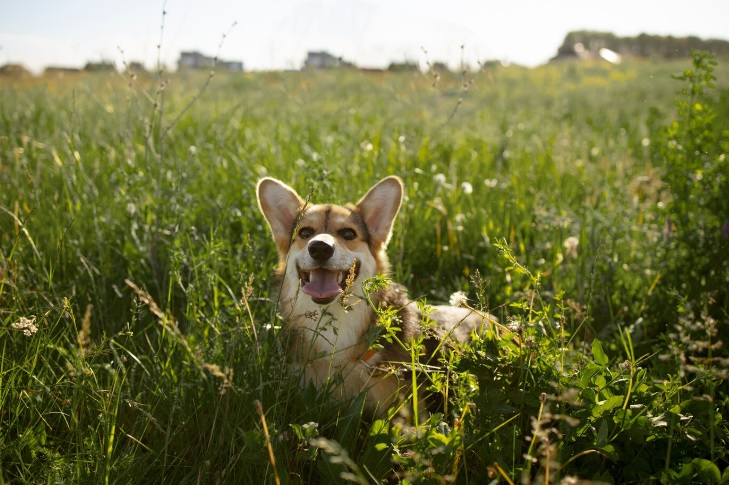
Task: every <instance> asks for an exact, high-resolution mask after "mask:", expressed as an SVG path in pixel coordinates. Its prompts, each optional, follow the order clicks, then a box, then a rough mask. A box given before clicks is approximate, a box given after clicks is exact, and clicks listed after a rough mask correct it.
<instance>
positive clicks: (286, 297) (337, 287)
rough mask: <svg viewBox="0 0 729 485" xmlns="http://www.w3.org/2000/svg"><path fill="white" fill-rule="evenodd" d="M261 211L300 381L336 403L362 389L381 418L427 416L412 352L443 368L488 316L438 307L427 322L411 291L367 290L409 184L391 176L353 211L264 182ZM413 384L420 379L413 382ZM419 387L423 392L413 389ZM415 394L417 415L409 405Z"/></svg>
mask: <svg viewBox="0 0 729 485" xmlns="http://www.w3.org/2000/svg"><path fill="white" fill-rule="evenodd" d="M257 196H258V205H259V208H260V210H261V212H262V213H263V216H264V217H265V219H266V221H267V222H268V225H269V227H270V229H271V234H272V235H273V240H274V242H275V244H276V247H277V248H278V253H279V265H278V268H277V270H276V276H277V281H278V282H279V287H280V293H279V312H280V313H281V315H282V317H283V319H284V321H285V323H286V327H287V328H288V330H289V331H290V332H291V335H290V339H289V349H288V355H289V357H290V361H291V362H290V363H291V366H292V369H293V371H294V372H296V373H298V375H300V376H301V384H302V385H303V386H307V385H310V384H313V385H314V387H315V388H316V390H317V391H318V392H328V393H329V396H330V397H331V398H333V399H334V400H336V401H338V402H347V401H349V400H352V399H354V398H356V397H357V396H359V395H360V394H361V393H363V392H366V397H365V400H364V410H365V411H366V412H368V413H369V414H370V415H371V416H375V417H381V416H384V415H385V413H386V411H387V410H388V409H390V408H394V409H397V415H398V416H399V417H400V418H402V419H405V420H408V421H412V420H413V418H414V413H417V414H418V417H420V421H421V422H422V421H423V419H427V415H428V414H427V407H426V406H424V405H423V400H424V399H425V393H424V391H423V388H424V387H426V386H421V387H420V388H419V390H418V392H417V394H415V393H414V391H413V388H414V386H413V383H414V381H413V375H414V374H415V373H414V372H413V371H412V367H413V366H412V360H413V359H412V356H411V352H410V350H409V347H408V345H409V344H410V343H411V342H413V341H415V340H420V341H422V343H423V344H424V347H425V352H424V353H421V355H419V356H418V362H419V364H420V365H423V366H429V365H433V364H435V363H437V361H438V359H437V357H438V354H439V352H442V351H445V349H446V348H449V347H452V346H453V345H454V344H457V343H467V342H468V341H469V340H470V339H471V335H472V332H480V331H481V330H482V329H483V328H484V323H485V322H486V321H487V320H488V319H489V318H490V317H489V316H488V315H483V314H480V313H477V312H474V311H473V310H471V309H469V308H463V307H455V306H445V305H444V306H434V307H431V308H430V311H429V312H428V313H427V315H423V314H422V312H421V311H420V310H419V308H418V306H417V305H416V304H415V303H414V302H411V301H410V300H409V298H408V293H407V291H406V289H405V288H404V287H403V286H401V285H399V284H396V283H392V282H389V280H385V282H384V283H383V284H381V285H374V286H373V287H372V288H369V290H370V291H369V294H368V293H367V290H368V286H367V285H368V282H369V281H372V280H371V278H374V277H375V276H377V275H388V274H389V272H390V264H389V262H388V259H387V254H386V248H387V243H388V241H389V240H390V237H391V235H392V226H393V222H394V221H395V218H396V217H397V214H398V212H399V211H400V206H401V205H402V200H403V183H402V181H401V179H400V178H398V177H396V176H389V177H386V178H384V179H382V180H381V181H380V182H378V183H377V184H376V185H374V186H373V187H372V188H371V189H370V190H369V191H368V192H367V193H366V194H365V195H364V196H363V197H362V198H361V199H360V200H359V202H357V203H356V204H354V205H352V204H348V205H344V206H342V205H335V204H310V203H309V202H307V201H305V200H304V199H302V198H301V197H300V196H299V195H298V194H297V193H296V191H295V190H294V189H292V188H291V187H289V186H288V185H286V184H285V183H283V182H281V181H279V180H276V179H273V178H263V179H261V180H260V181H259V182H258V185H257ZM376 309H380V310H385V311H388V310H389V311H392V312H395V314H396V316H397V318H396V325H394V326H393V327H395V330H394V337H396V338H390V339H383V338H380V339H379V340H378V341H377V342H376V345H374V346H373V336H376V335H377V334H378V331H381V330H382V325H381V323H382V322H379V321H378V312H377V311H376ZM415 382H417V381H415ZM415 387H417V386H415ZM414 395H417V396H418V397H419V398H420V399H419V400H418V401H419V406H418V409H414V408H413V407H412V406H411V405H409V404H408V402H416V400H415V399H408V398H409V397H413V396H414Z"/></svg>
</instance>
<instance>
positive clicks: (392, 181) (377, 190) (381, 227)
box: [357, 175, 403, 246]
mask: <svg viewBox="0 0 729 485" xmlns="http://www.w3.org/2000/svg"><path fill="white" fill-rule="evenodd" d="M402 192H403V186H402V180H400V178H399V177H395V176H394V175H393V176H390V177H387V178H384V179H382V180H381V181H380V182H378V183H377V185H375V186H374V187H372V188H371V189H370V190H369V191H368V192H367V194H365V196H364V197H362V199H361V200H360V201H359V202H357V209H358V210H359V213H360V214H361V215H362V218H363V219H364V222H365V224H366V225H367V229H368V230H369V232H370V237H371V238H372V241H373V242H374V243H376V245H378V246H379V245H382V246H384V245H386V244H387V241H389V240H390V233H391V231H392V223H393V221H394V220H395V217H396V216H397V213H398V212H399V211H400V205H401V204H402Z"/></svg>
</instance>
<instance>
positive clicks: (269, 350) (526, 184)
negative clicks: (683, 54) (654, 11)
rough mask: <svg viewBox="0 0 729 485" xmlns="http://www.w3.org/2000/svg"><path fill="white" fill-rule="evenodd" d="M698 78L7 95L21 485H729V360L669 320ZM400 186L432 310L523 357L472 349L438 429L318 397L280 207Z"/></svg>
mask: <svg viewBox="0 0 729 485" xmlns="http://www.w3.org/2000/svg"><path fill="white" fill-rule="evenodd" d="M685 64H686V63H672V64H668V63H665V64H650V63H625V64H623V65H621V66H608V65H605V64H569V63H568V64H561V65H550V66H544V67H540V68H537V69H531V70H527V69H522V68H518V67H509V68H499V69H496V70H492V71H489V72H481V73H472V74H469V75H468V77H467V80H468V81H470V80H473V81H474V82H473V84H471V85H470V86H469V89H468V90H467V91H465V90H464V89H463V85H462V82H463V80H462V79H461V77H460V76H457V75H448V74H445V73H444V74H443V75H442V77H441V80H440V81H439V83H438V84H437V85H436V87H435V88H433V87H432V86H431V84H432V80H431V79H430V78H429V77H428V76H423V75H413V74H407V73H400V74H388V73H381V74H360V73H357V72H353V71H347V70H339V71H330V72H313V71H307V72H291V73H254V74H242V75H217V76H216V77H215V78H214V79H213V81H212V83H211V84H210V85H209V86H208V88H207V89H206V90H205V92H204V93H203V94H202V95H201V96H200V97H199V98H198V99H197V100H196V101H195V102H194V103H193V105H192V106H191V107H190V109H189V110H187V111H185V109H186V107H187V105H188V104H189V102H190V101H191V100H193V99H194V98H195V96H197V95H198V94H199V92H200V87H201V86H202V85H203V84H204V83H205V80H206V78H207V74H200V75H198V74H195V73H179V74H175V75H172V76H170V78H169V80H167V79H161V81H162V82H163V83H164V97H162V95H161V92H162V91H160V79H157V78H156V77H153V76H150V77H147V76H145V75H140V76H139V77H138V78H136V79H131V78H128V77H126V76H118V75H117V76H108V75H103V74H98V75H82V76H79V77H75V78H71V79H52V78H39V79H34V80H31V81H25V82H24V83H20V84H19V83H14V82H12V81H8V80H0V106H2V108H1V109H0V186H1V187H2V188H3V189H2V190H0V321H1V322H2V326H0V352H1V355H2V361H1V363H0V463H1V464H2V466H1V469H0V482H10V483H16V482H81V483H87V482H93V483H98V482H104V483H112V482H113V483H161V482H169V483H193V482H194V483H199V482H202V481H213V482H220V483H262V482H274V480H275V477H278V478H279V479H280V480H281V481H282V482H284V483H319V482H322V481H324V482H326V481H341V480H344V478H343V477H349V479H350V480H353V481H358V482H361V483H377V482H378V481H379V480H382V479H384V478H388V477H389V478H390V479H391V480H397V479H399V480H402V481H409V482H411V483H413V482H418V483H420V482H430V481H432V482H438V483H441V482H444V481H446V482H447V481H449V480H454V481H457V482H458V483H484V482H486V481H489V480H491V479H495V480H500V481H501V482H503V483H509V482H512V483H516V482H518V481H520V480H522V479H524V480H526V481H535V482H542V483H546V482H549V481H555V480H556V479H561V478H564V477H566V476H573V475H578V476H580V477H582V478H588V479H595V480H600V479H602V480H607V481H616V482H645V481H647V480H661V481H664V482H671V481H673V482H676V483H679V482H682V481H683V482H684V483H688V482H689V481H691V480H700V481H701V480H703V481H706V482H714V483H718V482H719V481H720V480H721V477H722V476H723V477H727V476H729V475H728V473H729V472H728V473H724V472H725V471H726V469H727V458H726V455H725V451H724V450H725V449H726V445H727V442H726V441H727V421H726V419H725V415H726V414H727V406H726V402H727V389H726V385H725V384H724V383H723V382H722V381H720V380H718V379H719V378H720V376H721V375H723V374H721V372H725V370H723V371H722V370H721V366H719V370H717V364H716V363H715V362H714V361H710V362H706V361H702V360H700V359H699V357H703V356H705V352H703V351H702V350H701V349H699V348H698V347H697V346H696V342H699V343H701V342H706V341H707V339H708V340H709V341H711V342H712V343H713V344H715V343H716V340H717V337H716V336H715V335H712V334H710V333H711V332H709V333H707V332H706V331H704V333H703V334H702V333H701V329H702V328H704V327H706V325H704V326H703V327H702V326H701V325H699V329H698V330H697V329H696V328H694V327H693V326H692V325H694V324H695V323H696V322H695V321H694V320H693V319H692V317H690V316H689V315H692V314H689V313H687V312H683V313H680V315H683V316H682V317H681V318H682V319H683V320H682V322H684V323H683V324H682V325H680V326H679V333H680V334H681V335H682V336H681V337H680V338H679V337H676V338H675V339H674V340H673V341H672V342H671V345H670V346H668V345H666V340H665V338H668V335H669V331H673V330H672V329H673V327H672V324H673V323H679V322H665V321H664V322H662V324H663V325H664V327H663V328H664V329H665V330H663V331H658V332H656V331H648V330H647V329H646V327H647V326H648V325H651V329H654V328H659V329H660V328H661V327H660V326H656V325H658V324H657V323H655V322H650V323H644V322H649V321H650V320H651V318H652V315H651V314H647V313H646V309H647V308H650V305H651V304H653V303H652V301H651V300H650V299H651V298H652V296H653V295H655V294H657V293H656V292H657V291H658V289H660V294H662V295H671V294H674V293H672V291H674V290H677V291H676V293H675V294H676V298H673V297H670V296H666V297H665V298H666V299H665V300H664V304H665V305H672V306H673V307H674V308H677V309H678V307H679V305H680V304H682V303H681V301H682V300H680V289H676V288H670V287H667V288H663V287H660V286H659V285H661V284H662V281H663V280H662V278H663V276H664V275H665V273H666V271H667V270H666V267H665V266H662V265H661V262H660V261H659V260H657V259H656V258H655V257H654V255H655V254H657V251H658V249H657V248H660V247H661V241H662V240H663V239H664V238H665V237H666V234H665V216H664V213H662V212H661V210H659V209H660V207H664V205H665V204H669V203H670V202H671V195H670V192H669V190H668V189H667V187H666V184H665V183H664V182H663V181H662V179H661V174H662V173H663V172H662V170H663V168H662V166H661V165H660V163H658V162H657V160H656V153H659V150H658V149H657V147H656V144H657V143H660V142H661V140H660V139H659V137H658V135H657V133H658V130H660V129H661V128H660V127H662V126H668V125H669V124H670V122H671V120H673V119H674V117H675V116H676V115H675V113H676V110H675V107H674V105H673V103H674V100H675V99H676V97H677V96H676V92H677V91H678V90H679V89H680V88H681V85H680V84H679V82H678V81H676V80H673V79H671V74H672V73H676V72H682V71H683V70H684V69H685V67H686V66H685ZM715 75H716V78H717V80H716V83H717V89H716V93H717V94H716V96H713V95H711V94H710V95H709V97H710V99H713V100H715V103H716V105H717V107H726V98H727V96H726V92H727V91H726V89H727V87H726V86H727V84H726V68H725V67H723V66H721V65H720V66H718V67H717V70H716V71H715ZM712 96H713V97H712ZM459 98H461V101H459ZM722 100H723V101H722ZM162 101H163V104H162V103H161V102H162ZM722 103H723V104H722ZM162 106H163V108H162ZM651 108H653V109H652V110H651ZM722 109H723V108H718V110H717V117H716V118H715V121H716V123H719V124H722V125H721V126H725V127H726V126H727V118H726V110H723V111H722ZM181 113H182V115H181V116H179V115H180V114H181ZM454 113H455V114H454ZM723 149H724V150H725V148H723ZM388 174H397V175H400V176H401V177H403V179H404V181H405V183H406V187H407V188H406V200H405V203H404V205H403V209H402V211H401V213H400V216H399V218H398V220H397V222H396V225H395V233H394V236H393V239H392V241H391V243H390V247H389V254H390V258H391V260H392V262H393V269H394V277H395V279H397V280H398V281H400V282H402V283H404V284H406V285H407V286H408V287H409V288H410V289H411V292H412V296H413V297H414V298H416V299H425V300H427V303H429V304H434V303H438V302H443V301H447V300H448V297H449V295H450V294H451V293H452V292H454V291H456V290H462V291H465V292H466V293H467V294H468V295H469V297H470V299H471V302H472V304H473V305H478V306H480V307H482V308H485V309H487V310H489V311H491V312H493V313H494V314H496V315H498V316H499V317H500V319H501V320H502V322H504V323H505V324H508V325H509V326H510V327H511V328H512V329H513V330H514V331H515V332H517V334H519V337H520V340H521V341H522V342H523V344H522V345H519V344H518V343H517V339H514V338H511V337H509V338H499V337H498V336H497V335H496V334H493V333H490V334H488V335H486V336H484V337H483V338H481V339H477V341H476V342H474V344H473V346H472V347H471V348H470V349H465V350H462V351H461V352H459V353H456V354H454V355H453V356H451V360H450V361H449V363H448V366H446V368H447V369H448V370H447V372H445V373H444V374H443V375H442V376H440V377H439V378H437V379H436V381H437V382H435V383H434V384H433V385H434V386H435V388H437V389H443V386H445V385H446V383H448V386H449V387H450V388H451V391H452V393H451V399H450V401H448V406H447V407H446V408H445V410H444V411H445V413H444V414H437V415H434V416H433V418H432V419H431V420H430V421H429V422H428V423H425V424H423V425H422V426H421V429H420V430H419V432H418V433H415V434H413V433H411V432H410V431H411V430H407V429H405V430H402V429H398V428H391V427H389V425H388V423H387V422H386V421H376V422H374V423H367V422H365V423H362V422H361V419H360V416H359V413H358V404H361V402H355V403H353V404H352V406H351V407H350V408H349V409H341V410H339V409H336V408H332V407H331V406H330V405H329V404H328V403H327V401H326V400H325V399H321V398H318V397H317V396H314V395H311V394H310V393H307V392H305V393H304V394H302V393H301V392H300V391H299V390H298V389H297V388H296V386H295V385H294V383H293V382H292V380H291V379H290V376H289V374H288V372H287V369H286V356H285V352H284V350H283V349H285V342H284V340H285V332H283V331H282V330H283V329H282V326H283V325H284V324H283V322H282V321H281V319H280V317H278V316H277V313H276V312H277V306H276V300H275V284H274V283H273V282H272V280H271V276H270V275H271V273H272V270H273V267H274V265H275V263H276V254H275V249H274V246H273V243H272V242H271V240H270V237H269V234H268V230H267V227H266V225H265V221H264V220H263V218H262V217H261V216H260V214H259V213H258V210H257V208H256V202H255V196H254V187H255V183H256V181H257V179H258V178H260V177H261V176H264V175H270V176H275V177H278V178H280V179H282V180H285V181H287V182H288V183H290V184H291V185H292V186H294V187H295V188H296V189H297V190H298V191H299V193H302V194H309V193H312V194H313V195H312V197H313V200H315V201H341V202H346V201H350V202H351V201H354V200H355V199H357V198H358V197H359V196H360V195H361V194H362V193H364V191H366V189H367V188H368V187H369V186H371V185H372V184H373V183H374V182H375V181H376V180H378V179H379V178H380V177H383V176H385V175H388ZM723 176H724V177H725V176H726V174H724V175H723ZM570 238H572V239H570ZM575 241H578V244H577V245H576V246H575ZM719 243H720V244H726V242H721V241H719ZM722 247H725V246H722ZM724 254H726V253H724ZM669 257H670V256H669ZM724 261H725V262H726V258H725V259H724ZM684 296H688V295H684ZM671 298H673V299H671ZM689 303H690V305H693V306H694V307H696V306H697V305H699V306H700V303H701V302H696V301H692V302H689ZM686 304H687V302H686V301H684V303H683V306H684V307H685V306H686ZM676 315H679V313H676ZM677 318H678V317H677ZM711 318H713V319H715V320H718V321H719V322H720V323H721V324H725V323H726V321H727V319H726V309H725V313H724V314H723V316H722V314H720V313H719V314H712V317H711ZM24 319H25V320H24ZM29 321H32V322H33V324H34V325H35V326H36V327H37V332H35V333H34V334H32V335H29V336H26V335H25V333H24V331H23V330H24V329H26V330H27V329H28V327H25V328H19V327H20V325H18V324H19V323H21V322H29ZM699 323H700V322H699ZM14 324H15V327H14V326H13V325H14ZM681 332H683V333H681ZM712 339H713V340H712ZM636 349H637V350H636ZM666 349H668V350H666ZM717 352H719V353H721V351H720V350H717ZM687 359H689V360H690V361H691V363H692V365H694V366H695V367H696V366H698V367H699V368H700V369H699V370H698V371H697V370H696V369H689V370H688V371H687V368H686V366H685V365H684V364H685V363H686V360H687ZM691 359H694V360H691ZM704 369H709V370H706V371H705V370H704ZM724 369H725V367H724ZM717 372H718V373H717ZM439 386H440V387H439ZM708 388H711V392H710V393H707V392H706V390H707V389H708ZM256 401H257V402H259V403H260V405H261V407H260V412H259V409H258V408H257V406H256V405H255V404H254V402H256ZM264 423H265V426H264ZM525 454H527V455H529V456H530V457H533V459H532V458H525ZM272 457H273V459H272ZM273 461H275V463H276V467H275V469H274V468H273V466H272V462H273ZM342 473H345V475H342ZM347 474H348V475H347ZM722 474H723V475H722ZM523 477H526V478H523Z"/></svg>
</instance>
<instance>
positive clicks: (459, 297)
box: [449, 291, 468, 307]
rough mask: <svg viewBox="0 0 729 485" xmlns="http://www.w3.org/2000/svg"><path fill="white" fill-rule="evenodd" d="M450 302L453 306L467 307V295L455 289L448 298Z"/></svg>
mask: <svg viewBox="0 0 729 485" xmlns="http://www.w3.org/2000/svg"><path fill="white" fill-rule="evenodd" d="M449 302H450V304H451V305H453V306H459V307H467V306H468V297H467V296H466V294H465V293H464V292H462V291H456V292H455V293H453V294H452V295H451V298H450V300H449Z"/></svg>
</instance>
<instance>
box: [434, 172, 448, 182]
mask: <svg viewBox="0 0 729 485" xmlns="http://www.w3.org/2000/svg"><path fill="white" fill-rule="evenodd" d="M433 182H435V183H436V184H437V185H445V184H446V176H445V174H443V173H437V174H435V175H433Z"/></svg>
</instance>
